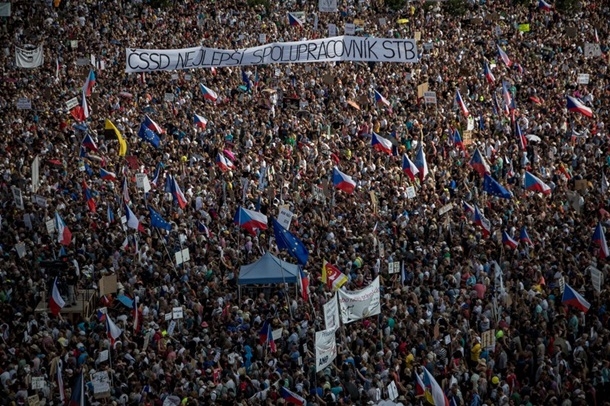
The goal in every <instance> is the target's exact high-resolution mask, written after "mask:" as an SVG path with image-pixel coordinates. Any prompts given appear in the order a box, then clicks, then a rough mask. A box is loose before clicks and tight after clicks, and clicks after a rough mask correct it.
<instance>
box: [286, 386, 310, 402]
mask: <svg viewBox="0 0 610 406" xmlns="http://www.w3.org/2000/svg"><path fill="white" fill-rule="evenodd" d="M280 395H282V398H283V399H284V401H285V402H286V403H292V404H293V405H296V406H304V405H305V404H306V401H305V399H304V398H303V397H301V396H299V395H297V394H296V393H294V392H291V391H289V390H288V389H286V388H285V387H283V386H282V387H281V388H280Z"/></svg>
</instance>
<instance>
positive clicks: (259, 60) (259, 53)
mask: <svg viewBox="0 0 610 406" xmlns="http://www.w3.org/2000/svg"><path fill="white" fill-rule="evenodd" d="M264 52H265V48H263V49H257V50H256V51H254V52H252V56H253V57H254V58H255V59H254V60H252V63H253V64H254V65H262V64H263V54H264Z"/></svg>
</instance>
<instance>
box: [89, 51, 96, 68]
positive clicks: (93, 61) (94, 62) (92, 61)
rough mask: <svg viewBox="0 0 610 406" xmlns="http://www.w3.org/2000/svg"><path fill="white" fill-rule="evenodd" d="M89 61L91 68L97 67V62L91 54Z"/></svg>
mask: <svg viewBox="0 0 610 406" xmlns="http://www.w3.org/2000/svg"><path fill="white" fill-rule="evenodd" d="M90 61H91V66H93V67H94V68H95V67H96V66H97V63H96V62H97V60H96V59H95V55H93V54H91V58H90Z"/></svg>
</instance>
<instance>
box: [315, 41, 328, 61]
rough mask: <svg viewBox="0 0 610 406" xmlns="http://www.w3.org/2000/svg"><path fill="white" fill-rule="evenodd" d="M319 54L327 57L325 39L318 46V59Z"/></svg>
mask: <svg viewBox="0 0 610 406" xmlns="http://www.w3.org/2000/svg"><path fill="white" fill-rule="evenodd" d="M321 56H323V57H326V58H329V55H328V49H327V48H326V41H322V42H321V43H320V47H319V48H318V60H320V57H321Z"/></svg>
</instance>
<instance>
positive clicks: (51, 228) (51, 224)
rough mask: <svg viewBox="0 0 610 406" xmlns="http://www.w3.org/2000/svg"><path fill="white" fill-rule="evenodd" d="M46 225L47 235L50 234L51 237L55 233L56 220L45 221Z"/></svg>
mask: <svg viewBox="0 0 610 406" xmlns="http://www.w3.org/2000/svg"><path fill="white" fill-rule="evenodd" d="M45 225H46V226H47V233H49V235H53V233H54V232H55V220H53V219H51V220H47V221H45Z"/></svg>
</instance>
